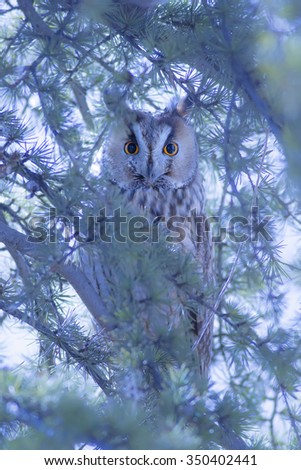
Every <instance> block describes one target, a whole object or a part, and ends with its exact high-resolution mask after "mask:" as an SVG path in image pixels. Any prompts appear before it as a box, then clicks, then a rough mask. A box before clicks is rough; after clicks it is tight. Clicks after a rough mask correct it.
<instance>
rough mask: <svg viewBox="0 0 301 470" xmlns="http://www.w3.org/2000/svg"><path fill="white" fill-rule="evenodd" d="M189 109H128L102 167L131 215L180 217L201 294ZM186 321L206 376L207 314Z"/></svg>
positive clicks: (201, 310) (201, 212)
mask: <svg viewBox="0 0 301 470" xmlns="http://www.w3.org/2000/svg"><path fill="white" fill-rule="evenodd" d="M188 105H189V100H188V99H187V98H186V99H183V100H181V101H179V102H176V101H174V102H173V103H172V104H171V105H170V106H169V107H168V108H167V109H165V110H164V111H163V112H162V113H159V114H155V115H153V114H151V113H149V112H143V111H133V110H129V111H128V113H125V114H124V117H123V118H122V119H118V120H117V121H116V124H115V126H113V128H112V131H111V133H110V136H109V138H108V141H107V142H106V145H105V149H104V157H103V166H104V171H105V173H106V175H107V177H108V179H109V181H110V182H111V183H112V184H113V185H114V186H115V187H118V188H119V189H120V192H121V193H122V195H123V197H124V198H125V199H126V201H127V204H128V205H129V206H130V207H131V209H132V213H133V214H140V215H144V216H146V217H147V218H148V219H149V220H152V219H154V218H155V217H162V216H163V217H165V219H167V218H169V217H171V216H178V217H184V218H185V223H184V226H185V230H186V234H187V236H186V237H185V238H184V240H183V241H182V246H183V248H184V250H186V251H187V252H190V253H192V254H193V256H194V257H195V258H196V260H197V264H198V271H199V276H200V284H201V289H200V290H201V291H204V290H206V289H208V286H209V284H210V283H211V280H212V256H211V252H212V249H211V242H210V237H209V232H208V231H206V225H205V208H204V204H205V196H204V188H203V181H202V176H201V174H200V171H199V168H198V159H199V155H198V148H197V142H196V136H195V132H194V129H193V128H192V127H191V126H190V125H188V123H187V121H186V119H185V115H186V114H187V112H188ZM171 154H173V155H171ZM187 217H190V219H187ZM198 218H203V219H202V220H203V222H202V223H198V224H196V222H198V221H199V220H201V219H198ZM188 316H189V317H190V321H191V325H192V326H191V329H192V331H193V333H194V334H195V337H194V340H196V339H197V337H200V336H201V341H200V342H199V344H198V346H197V350H198V355H199V365H200V368H201V373H202V375H204V376H206V375H207V373H208V368H209V364H210V358H211V349H212V323H213V319H212V314H211V312H210V311H209V309H208V308H207V307H204V306H201V305H199V307H198V309H197V311H196V312H195V311H194V312H193V311H189V312H188ZM204 325H206V327H205V330H204ZM193 342H194V341H193Z"/></svg>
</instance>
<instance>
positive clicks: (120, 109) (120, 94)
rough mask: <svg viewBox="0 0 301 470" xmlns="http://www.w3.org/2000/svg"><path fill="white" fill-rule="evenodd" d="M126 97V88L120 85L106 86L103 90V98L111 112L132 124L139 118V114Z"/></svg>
mask: <svg viewBox="0 0 301 470" xmlns="http://www.w3.org/2000/svg"><path fill="white" fill-rule="evenodd" d="M126 97H127V92H126V90H124V89H122V88H120V87H118V86H113V87H110V88H105V90H104V92H103V100H104V102H105V105H106V107H107V108H108V110H109V111H110V113H112V114H113V115H114V117H116V118H117V119H120V120H123V121H125V122H126V124H130V123H132V122H135V121H136V120H137V114H136V112H135V111H134V110H133V109H132V108H131V107H130V106H129V104H128V103H127V101H126Z"/></svg>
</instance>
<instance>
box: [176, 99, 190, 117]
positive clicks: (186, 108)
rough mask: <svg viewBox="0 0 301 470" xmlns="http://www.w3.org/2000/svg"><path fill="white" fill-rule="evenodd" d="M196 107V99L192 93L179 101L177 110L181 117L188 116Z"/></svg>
mask: <svg viewBox="0 0 301 470" xmlns="http://www.w3.org/2000/svg"><path fill="white" fill-rule="evenodd" d="M193 107H194V101H193V98H192V96H191V95H186V96H184V98H181V99H180V100H179V101H178V102H177V106H176V111H177V114H178V115H179V116H181V117H186V116H187V115H188V114H189V113H190V111H191V110H192V108H193Z"/></svg>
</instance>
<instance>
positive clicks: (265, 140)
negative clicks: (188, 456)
mask: <svg viewBox="0 0 301 470" xmlns="http://www.w3.org/2000/svg"><path fill="white" fill-rule="evenodd" d="M300 18H301V10H300V5H299V2H298V0H289V1H285V0H279V1H277V2H272V1H271V0H227V1H226V0H202V1H201V0H175V1H162V2H159V1H148V0H145V1H141V2H138V1H136V0H122V1H121V0H120V1H118V0H105V1H102V2H99V1H96V0H55V1H50V0H34V1H32V0H3V1H2V2H1V8H0V94H1V95H0V96H1V101H0V185H1V186H0V187H1V194H0V243H1V244H0V247H1V251H0V271H1V272H0V319H1V324H0V329H1V330H3V334H5V332H7V331H12V333H13V332H14V331H17V330H18V331H20V329H22V330H24V331H28V332H30V333H32V334H34V338H35V341H36V344H37V345H38V347H37V348H36V353H35V354H34V356H33V357H29V356H28V355H27V357H26V358H25V359H24V361H23V363H22V367H21V365H20V367H17V368H16V367H15V366H14V367H13V366H11V365H10V364H11V363H10V360H9V357H8V356H13V355H14V350H13V348H11V349H8V350H3V349H1V351H0V352H1V354H2V355H3V360H2V362H0V367H1V368H0V376H1V378H0V390H1V394H0V442H1V444H0V445H1V448H3V449H78V448H86V447H89V448H91V447H92V448H98V449H99V448H101V449H159V448H160V449H208V448H212V449H219V448H226V449H246V448H249V449H256V448H259V449H263V448H268V449H288V448H290V449H293V448H295V449H296V448H299V449H300V448H301V428H300V421H301V415H300V392H299V388H300V377H301V370H300V366H301V334H300V320H299V319H298V305H297V302H296V305H295V304H293V302H292V301H291V297H292V292H293V291H294V292H296V291H298V290H297V289H296V286H297V287H298V285H299V284H300V253H299V252H298V241H299V237H300V229H301V228H300V224H301V218H300V210H299V205H300V197H301V196H300V181H301V166H300V149H301V133H300V127H301V102H300V100H301V94H300V89H301V58H300V41H301V29H300V27H301V21H300ZM175 95H181V96H184V95H188V96H189V99H190V100H191V102H192V103H193V109H192V112H191V121H192V124H193V126H194V127H195V129H196V132H197V135H198V141H199V147H200V171H202V173H203V174H204V178H205V184H206V193H207V211H208V215H209V216H210V218H209V220H208V222H210V226H211V232H212V236H213V241H214V246H215V270H216V287H215V290H214V292H213V293H212V292H211V293H210V299H211V298H213V300H212V302H211V305H210V308H211V310H212V314H213V315H214V317H215V320H214V321H215V328H214V347H213V357H212V366H211V373H210V377H209V378H208V381H207V380H205V379H204V378H203V379H202V378H200V377H199V374H198V373H196V370H195V364H194V363H193V360H192V359H191V358H192V357H193V354H191V357H190V355H189V354H187V350H188V349H189V348H190V345H189V344H187V341H186V339H187V338H186V337H185V334H183V328H181V325H175V326H174V327H173V328H170V329H167V330H166V329H164V328H163V327H162V323H161V316H160V312H162V309H164V308H166V306H168V304H169V302H170V295H171V294H170V293H171V292H175V289H176V292H177V293H178V295H179V297H181V296H182V297H183V298H185V299H186V302H187V303H188V304H189V305H193V304H197V303H202V302H204V298H206V295H204V297H202V296H197V295H195V294H194V293H195V292H196V290H197V287H198V286H197V282H198V278H197V276H196V272H195V271H196V270H195V265H194V264H193V261H192V260H191V259H190V258H189V257H187V256H186V255H185V254H183V253H182V252H181V250H178V251H177V250H174V249H170V247H168V246H166V244H165V243H164V240H161V238H160V239H159V240H158V243H156V244H152V243H145V244H142V243H134V242H131V241H128V242H127V243H119V242H118V240H117V241H116V240H113V241H112V242H111V243H106V242H104V241H103V240H101V239H100V240H99V239H98V240H96V241H93V240H91V230H90V229H91V225H89V224H90V222H91V220H94V219H92V218H91V216H95V215H98V216H99V215H100V217H101V213H100V212H99V211H100V210H101V209H102V208H103V206H102V202H103V201H104V200H105V198H106V188H105V183H104V181H103V179H102V175H101V172H100V171H99V167H101V158H100V155H101V149H102V146H103V145H105V138H106V135H107V132H108V129H109V126H110V124H111V123H112V121H114V119H116V113H118V112H123V111H122V108H123V103H124V102H125V101H126V102H128V103H131V104H132V105H133V106H135V107H136V108H141V109H150V110H152V111H156V110H158V109H162V108H164V106H165V105H166V103H167V102H168V100H169V99H170V98H172V97H173V96H175ZM111 202H112V206H111V207H110V210H112V208H114V207H118V204H122V201H120V200H118V195H116V197H115V196H114V200H112V201H111ZM89 216H90V218H89ZM89 221H90V222H89ZM92 229H93V227H92ZM92 232H93V230H92ZM288 235H289V236H290V238H289V240H293V242H292V243H293V244H294V247H293V249H291V250H288V249H286V251H285V246H284V243H283V240H284V238H285V236H286V237H287V236H288ZM92 238H93V237H92ZM286 243H287V242H286ZM291 248H292V247H291ZM81 250H82V251H84V253H85V256H84V257H83V256H82V255H80V253H81V252H82V251H81ZM289 253H291V255H290V254H289ZM289 256H290V257H289ZM91 257H92V258H93V259H96V260H97V263H96V268H97V266H99V272H98V273H96V272H94V271H93V269H95V263H94V268H93V269H92V268H91V269H90V271H89V272H88V270H87V266H88V265H89V259H91ZM101 273H109V274H108V277H109V279H110V283H109V285H108V284H107V283H106V282H104V285H102V286H100V288H99V289H98V288H96V286H95V282H93V276H94V281H95V280H97V283H99V282H101ZM139 282H143V284H144V285H147V286H148V290H147V292H145V293H144V295H143V297H142V298H141V296H140V297H139V296H138V297H139V298H137V295H135V288H133V285H134V286H135V285H138V284H139ZM135 283H136V284H135ZM294 286H295V287H294ZM205 294H206V293H205ZM113 301H114V302H113ZM112 305H114V306H115V307H114V308H112ZM116 305H117V306H118V308H116ZM149 322H152V326H151V328H155V329H156V332H157V335H156V337H155V338H154V337H153V336H152V335H151V334H149V331H148V324H149ZM158 332H159V333H158Z"/></svg>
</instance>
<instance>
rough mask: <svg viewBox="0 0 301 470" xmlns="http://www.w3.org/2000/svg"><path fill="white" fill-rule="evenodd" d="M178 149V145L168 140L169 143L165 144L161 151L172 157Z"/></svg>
mask: <svg viewBox="0 0 301 470" xmlns="http://www.w3.org/2000/svg"><path fill="white" fill-rule="evenodd" d="M178 151H179V146H178V144H176V143H175V142H170V143H169V144H167V145H165V146H164V148H163V152H164V153H165V154H166V155H168V156H169V157H173V156H174V155H176V154H177V153H178Z"/></svg>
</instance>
